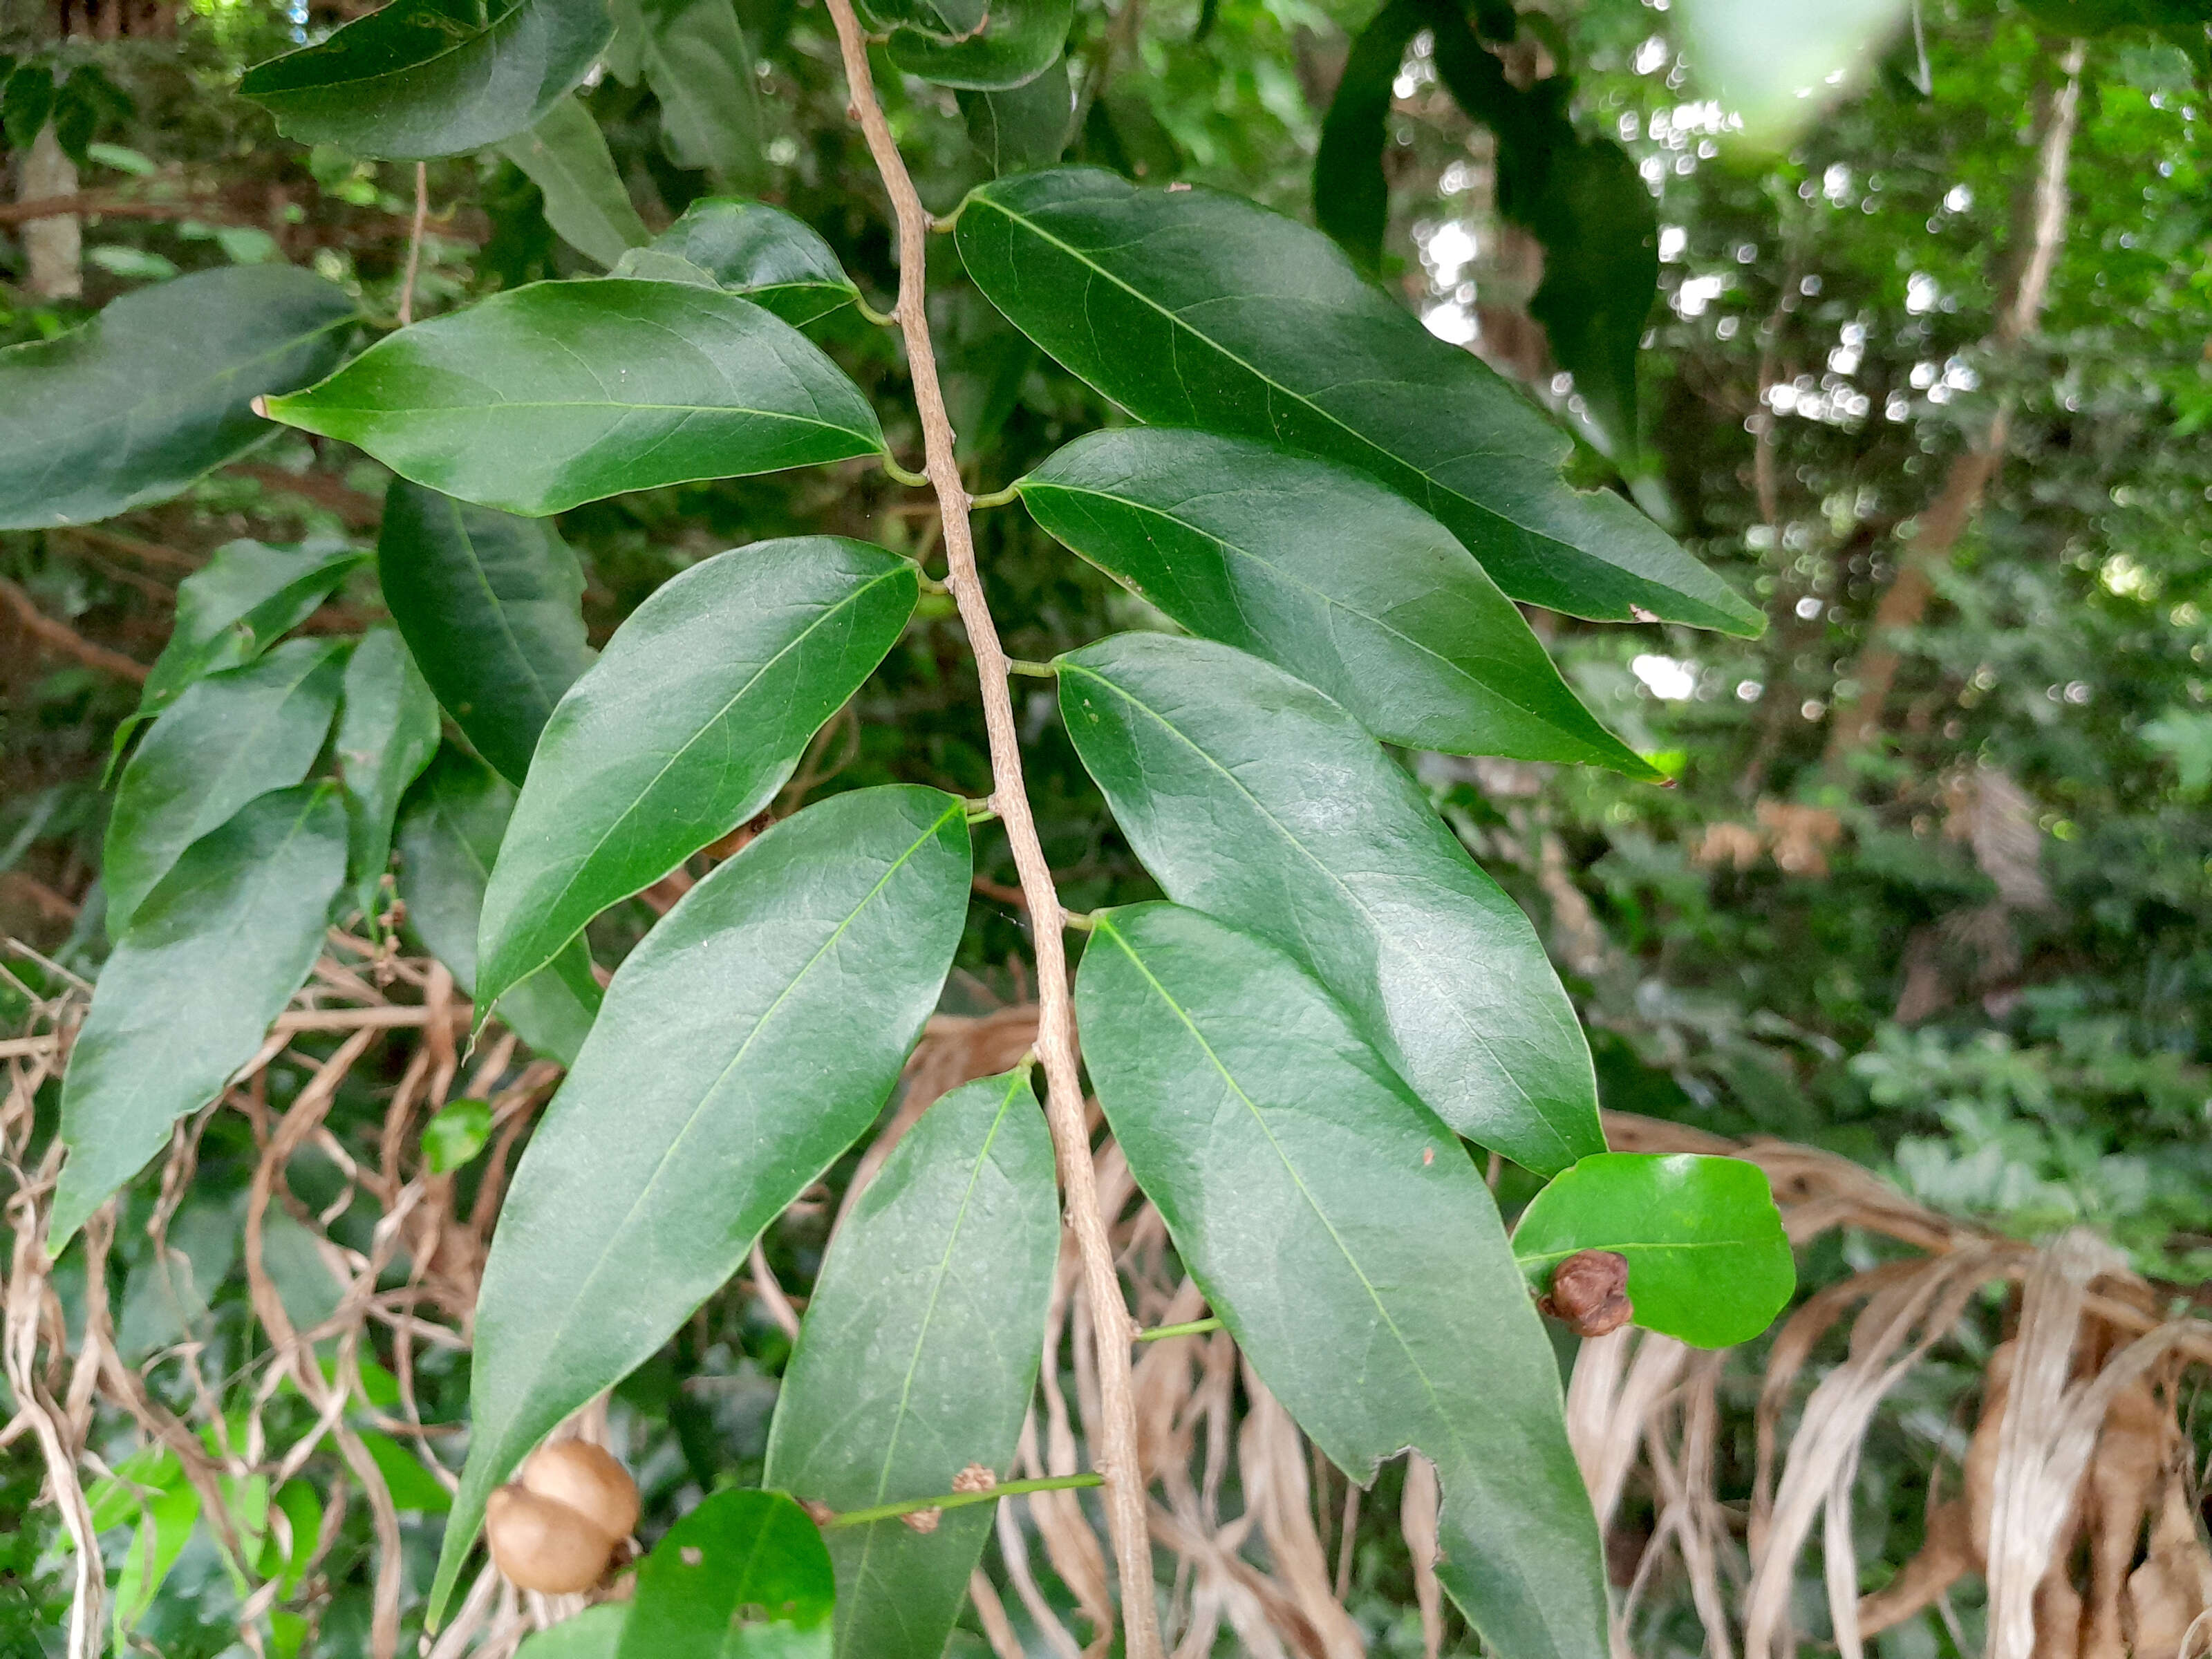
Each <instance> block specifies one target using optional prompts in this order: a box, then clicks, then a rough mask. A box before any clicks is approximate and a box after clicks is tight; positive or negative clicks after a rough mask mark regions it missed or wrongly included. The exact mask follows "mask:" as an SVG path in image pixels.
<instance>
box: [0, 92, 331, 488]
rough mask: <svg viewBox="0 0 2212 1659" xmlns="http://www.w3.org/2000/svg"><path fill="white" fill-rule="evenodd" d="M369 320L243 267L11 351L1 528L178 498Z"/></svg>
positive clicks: (140, 295)
mask: <svg viewBox="0 0 2212 1659" xmlns="http://www.w3.org/2000/svg"><path fill="white" fill-rule="evenodd" d="M17 73H18V75H19V76H20V75H21V71H20V70H19V71H17ZM355 320H356V313H355V311H354V303H353V301H351V300H350V299H349V298H347V297H346V294H345V291H344V290H343V289H340V288H338V287H337V286H335V285H334V284H332V283H326V282H325V281H324V280H323V279H322V278H321V277H319V276H313V275H311V274H309V273H308V272H307V271H304V270H295V269H294V268H293V267H291V266H290V265H232V266H229V267H227V268H225V269H223V270H204V271H199V272H197V273H196V274H194V275H192V276H179V277H178V278H177V279H176V280H175V281H174V282H170V283H158V284H156V285H155V286H154V287H152V288H143V289H137V291H135V292H133V293H130V294H126V295H124V296H123V297H122V298H121V299H119V300H118V301H115V302H114V303H113V304H112V305H110V306H109V307H107V308H106V310H104V311H102V312H101V313H100V315H99V316H97V317H95V318H94V319H92V320H91V321H90V322H88V323H87V324H86V325H84V326H83V327H82V328H80V329H76V330H75V331H72V332H70V333H68V334H64V335H63V336H62V337H60V338H59V339H58V340H33V341H32V342H31V343H28V344H27V345H18V346H9V348H8V349H6V350H4V351H0V530H32V529H43V528H45V527H46V526H49V525H58V524H89V523H91V522H93V521H94V520H98V519H107V518H112V517H113V516H114V515H115V514H116V513H122V512H126V511H128V510H129V509H130V508H131V507H139V506H143V505H144V504H145V503H146V502H148V501H166V500H167V499H168V498H169V497H170V496H172V495H175V494H177V493H178V492H179V490H181V489H184V488H185V485H187V484H189V483H191V481H192V480H193V479H195V478H197V477H199V476H200V474H202V473H203V472H205V471H207V470H208V469H209V468H210V467H213V466H219V465H222V463H223V462H225V461H227V460H228V459H231V458H232V457H233V456H234V455H237V454H240V453H242V452H243V451H245V450H246V449H248V448H251V447H252V446H253V445H254V444H257V443H258V442H259V441H261V440H262V439H264V438H265V437H268V436H269V435H270V434H271V433H273V432H274V431H275V430H276V428H274V427H272V426H270V424H269V423H268V422H266V421H263V420H261V419H258V417H257V416H255V415H254V413H253V411H252V409H251V408H250V407H249V405H250V404H252V401H253V399H254V398H256V397H258V396H259V395H261V394H262V393H264V392H289V391H290V390H291V389H292V388H293V387H295V386H305V385H307V383H308V382H309V381H310V380H314V379H315V378H316V377H318V376H319V375H322V374H328V373H329V372H330V370H331V368H332V367H333V366H334V365H335V364H336V363H337V361H338V358H339V356H341V355H342V353H343V349H344V345H345V338H346V336H347V334H348V333H349V331H351V329H352V327H353V325H354V322H355Z"/></svg>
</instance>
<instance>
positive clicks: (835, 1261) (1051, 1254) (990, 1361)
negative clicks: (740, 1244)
mask: <svg viewBox="0 0 2212 1659" xmlns="http://www.w3.org/2000/svg"><path fill="white" fill-rule="evenodd" d="M1059 1254H1060V1206H1059V1189H1058V1187H1057V1185H1056V1184H1055V1182H1054V1176H1053V1160H1052V1138H1051V1136H1049V1135H1048V1134H1047V1133H1045V1126H1044V1115H1043V1113H1042V1111H1040V1110H1039V1109H1038V1107H1037V1101H1036V1093H1035V1091H1033V1090H1032V1089H1031V1087H1030V1076H1029V1073H1028V1071H1027V1069H1026V1068H1024V1069H1023V1070H1021V1071H1018V1072H1012V1073H1007V1074H1006V1076H1004V1077H994V1078H983V1079H978V1080H977V1081H975V1082H974V1083H969V1084H967V1085H963V1087H961V1088H958V1089H956V1090H954V1091H952V1092H951V1093H950V1094H948V1095H946V1096H945V1097H944V1098H943V1099H941V1100H939V1101H938V1102H937V1103H935V1104H933V1105H932V1106H931V1107H930V1109H928V1111H927V1112H926V1113H925V1114H923V1115H922V1119H921V1122H919V1123H918V1124H916V1125H915V1127H914V1128H913V1129H912V1130H910V1131H909V1132H908V1134H907V1136H906V1138H905V1139H902V1141H900V1142H899V1144H898V1146H897V1147H896V1150H894V1151H893V1152H892V1153H891V1155H890V1158H889V1159H888V1160H886V1161H885V1163H884V1167H883V1169H882V1170H881V1172H880V1173H878V1175H877V1176H876V1178H875V1180H874V1181H873V1182H872V1183H871V1184H870V1185H869V1187H868V1188H867V1190H866V1192H865V1193H864V1194H861V1196H860V1201H859V1202H858V1203H857V1204H855V1205H854V1208H853V1212H852V1213H851V1214H850V1215H848V1217H846V1218H845V1220H844V1221H843V1223H842V1225H840V1226H839V1228H838V1230H837V1232H836V1237H834V1238H833V1239H832V1240H831V1242H830V1247H829V1256H828V1258H827V1259H826V1260H825V1261H823V1265H822V1272H821V1274H820V1276H819V1277H818V1278H817V1279H816V1280H815V1282H814V1290H813V1293H812V1296H811V1298H810V1299H809V1301H808V1303H807V1304H806V1320H805V1323H804V1324H803V1325H801V1326H800V1327H799V1346H798V1347H797V1349H796V1350H795V1351H794V1352H793V1354H792V1357H791V1363H790V1364H789V1365H788V1366H787V1368H786V1369H785V1371H784V1376H783V1387H782V1389H781V1391H780V1392H779V1393H778V1395H777V1396H776V1407H775V1425H774V1427H773V1428H771V1430H770V1431H769V1443H768V1469H767V1473H766V1474H765V1475H764V1476H763V1480H765V1481H766V1482H767V1483H768V1484H769V1485H770V1486H775V1487H777V1488H778V1489H780V1490H782V1491H787V1492H796V1493H798V1494H799V1496H801V1497H803V1498H810V1499H812V1500H814V1501H816V1502H818V1503H823V1504H829V1507H830V1508H832V1509H835V1510H860V1509H870V1508H872V1507H874V1506H875V1505H877V1504H889V1503H896V1502H897V1501H899V1500H901V1499H902V1498H928V1497H932V1496H934V1495H935V1494H937V1493H939V1492H951V1490H952V1489H953V1486H952V1481H953V1477H954V1476H955V1475H957V1474H959V1473H960V1472H961V1470H963V1469H964V1468H967V1467H968V1466H969V1464H971V1463H980V1464H981V1465H982V1466H983V1467H984V1468H987V1469H990V1470H992V1471H993V1472H994V1474H1005V1473H1006V1469H1007V1468H1008V1466H1009V1464H1010V1463H1011V1462H1012V1458H1013V1454H1014V1443H1015V1441H1016V1440H1017V1439H1018V1438H1019V1437H1020V1435H1021V1428H1022V1417H1023V1413H1024V1412H1025V1411H1026V1410H1027V1409H1028V1407H1029V1402H1030V1389H1032V1388H1034V1387H1035V1386H1036V1373H1037V1358H1038V1333H1039V1332H1040V1331H1042V1329H1043V1328H1044V1316H1045V1304H1046V1303H1047V1301H1048V1299H1049V1297H1050V1296H1051V1293H1052V1273H1053V1266H1054V1262H1055V1261H1057V1260H1058V1259H1059ZM990 1530H991V1511H990V1507H989V1506H988V1505H987V1504H978V1505H976V1506H975V1508H973V1509H965V1510H951V1511H949V1512H948V1513H946V1514H945V1516H943V1517H942V1518H941V1519H940V1520H939V1522H938V1526H937V1529H936V1530H935V1531H934V1532H930V1533H917V1532H915V1531H914V1530H913V1529H912V1528H909V1527H908V1526H906V1525H905V1524H904V1523H903V1522H898V1521H878V1522H871V1523H870V1524H868V1525H866V1526H857V1527H850V1528H839V1529H838V1530H837V1531H836V1532H834V1533H832V1534H829V1556H830V1559H831V1560H832V1561H833V1562H834V1563H835V1564H836V1569H837V1627H836V1652H837V1653H838V1654H840V1655H843V1656H849V1659H940V1656H941V1655H942V1654H943V1653H944V1651H945V1638H947V1637H949V1636H950V1635H951V1633H952V1626H953V1621H954V1620H957V1618H958V1617H959V1614H960V1607H961V1603H962V1602H963V1601H964V1600H965V1598H966V1596H967V1594H968V1576H969V1573H970V1572H972V1571H975V1564H976V1562H977V1560H978V1559H980V1558H981V1555H982V1552H983V1543H984V1540H985V1539H986V1538H987V1536H988V1535H989V1533H990Z"/></svg>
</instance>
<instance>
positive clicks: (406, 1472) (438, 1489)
mask: <svg viewBox="0 0 2212 1659" xmlns="http://www.w3.org/2000/svg"><path fill="white" fill-rule="evenodd" d="M361 1443H362V1445H363V1446H365V1447H367V1448H368V1455H369V1456H370V1457H371V1458H373V1459H374V1461H375V1463H376V1472H377V1473H378V1474H380V1475H382V1476H383V1477H384V1484H385V1486H386V1489H387V1490H388V1491H389V1492H391V1493H392V1508H394V1509H396V1510H399V1511H400V1512H401V1513H402V1514H404V1515H443V1514H445V1513H446V1511H447V1510H450V1509H452V1508H453V1493H451V1492H447V1490H446V1484H445V1482H444V1481H442V1480H439V1479H438V1477H437V1476H436V1475H435V1474H431V1473H430V1471H429V1470H428V1469H426V1468H423V1467H422V1459H421V1458H419V1457H417V1456H416V1455H415V1454H414V1453H413V1452H411V1451H409V1450H408V1449H407V1448H406V1447H404V1446H403V1445H401V1444H400V1443H398V1441H397V1440H394V1439H393V1438H392V1437H391V1436H390V1435H388V1434H379V1433H377V1432H376V1431H374V1430H373V1429H363V1430H362V1431H361Z"/></svg>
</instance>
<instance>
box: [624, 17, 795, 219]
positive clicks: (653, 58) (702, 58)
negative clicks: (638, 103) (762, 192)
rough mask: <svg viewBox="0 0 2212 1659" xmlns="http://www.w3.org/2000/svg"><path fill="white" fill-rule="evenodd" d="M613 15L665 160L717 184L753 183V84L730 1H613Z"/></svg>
mask: <svg viewBox="0 0 2212 1659" xmlns="http://www.w3.org/2000/svg"><path fill="white" fill-rule="evenodd" d="M614 12H615V19H616V22H617V27H619V29H620V30H621V32H622V33H623V35H624V36H626V37H630V38H631V39H632V40H634V43H635V48H636V51H637V67H638V69H639V70H641V72H642V73H643V75H644V76H645V81H646V84H647V85H648V86H650V87H651V88H653V97H654V98H655V99H657V100H659V104H660V136H661V142H662V146H663V148H664V149H665V150H666V151H667V153H668V159H669V160H670V161H673V162H675V163H676V165H677V166H678V167H698V168H703V169H704V170H706V171H707V172H708V173H712V174H714V175H715V176H716V177H717V178H718V179H720V180H721V181H723V182H725V183H732V182H739V181H742V182H744V183H747V184H750V183H754V182H757V179H759V176H760V173H761V153H762V150H763V147H764V144H765V139H764V138H763V132H762V128H763V122H762V119H761V107H760V77H759V75H758V72H757V70H756V69H755V67H754V60H753V54H752V48H751V47H750V46H749V45H748V44H747V43H746V40H745V35H744V29H743V28H742V27H740V26H739V24H738V15H737V9H736V8H735V7H734V6H732V4H731V3H730V0H615V5H614Z"/></svg>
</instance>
